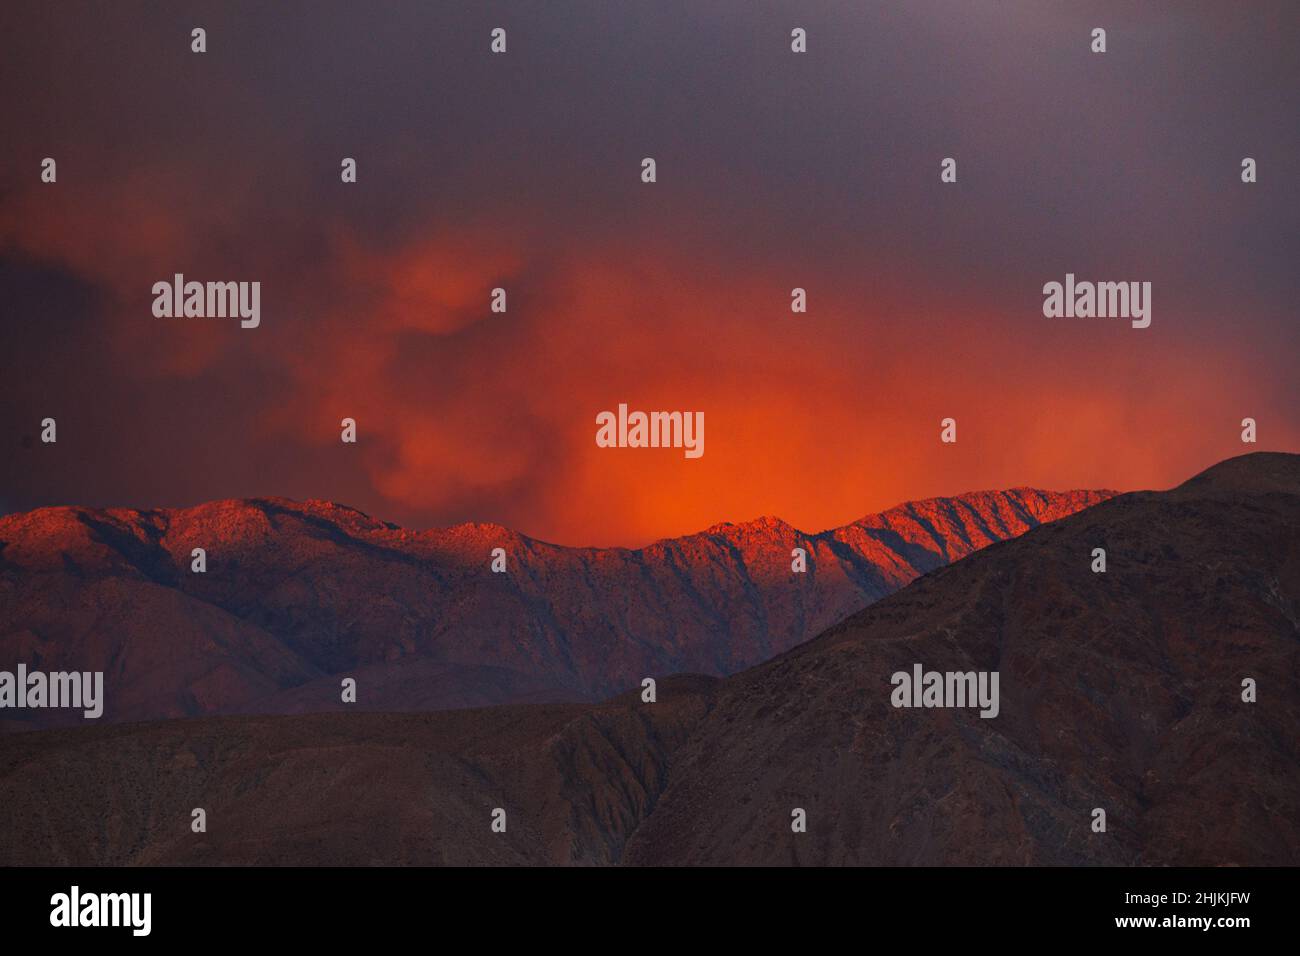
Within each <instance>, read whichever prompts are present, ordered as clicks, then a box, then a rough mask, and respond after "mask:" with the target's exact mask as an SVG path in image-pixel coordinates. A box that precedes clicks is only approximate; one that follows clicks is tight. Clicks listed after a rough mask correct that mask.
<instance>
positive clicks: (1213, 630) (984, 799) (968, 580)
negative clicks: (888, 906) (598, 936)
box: [627, 454, 1300, 865]
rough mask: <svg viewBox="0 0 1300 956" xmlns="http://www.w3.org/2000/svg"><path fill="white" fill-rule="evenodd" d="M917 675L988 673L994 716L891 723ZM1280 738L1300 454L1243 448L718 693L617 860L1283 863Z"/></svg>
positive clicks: (996, 549)
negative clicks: (1101, 569) (1248, 695)
mask: <svg viewBox="0 0 1300 956" xmlns="http://www.w3.org/2000/svg"><path fill="white" fill-rule="evenodd" d="M1096 547H1101V548H1104V549H1105V550H1106V554H1107V560H1108V565H1107V570H1106V572H1105V573H1101V574H1098V573H1093V572H1092V570H1091V562H1092V557H1091V556H1092V551H1093V549H1094V548H1096ZM917 663H920V664H922V665H924V667H925V668H926V669H930V670H938V671H971V670H975V671H980V670H985V671H998V672H999V674H1000V698H1001V700H1000V704H1001V707H1000V713H999V715H998V716H997V717H996V718H992V719H984V718H981V717H980V716H979V714H978V712H977V711H976V710H973V709H906V708H895V707H893V706H891V701H890V693H891V690H892V685H891V683H890V677H891V675H892V674H893V673H894V672H896V671H899V670H905V671H910V670H911V669H912V667H913V665H915V664H917ZM1245 678H1252V679H1253V680H1255V681H1256V683H1257V688H1258V694H1259V699H1258V702H1257V703H1245V702H1243V700H1242V696H1241V695H1242V689H1243V688H1242V681H1243V679H1245ZM1297 727H1300V457H1297V456H1294V455H1281V454H1257V455H1251V456H1248V457H1246V458H1240V459H1234V460H1232V461H1228V462H1226V463H1224V464H1222V465H1220V466H1218V467H1217V468H1214V469H1211V470H1210V471H1209V472H1206V473H1205V474H1203V475H1201V476H1198V477H1197V478H1195V479H1193V480H1191V481H1189V482H1187V483H1186V484H1185V485H1183V486H1181V487H1179V488H1177V489H1175V490H1173V491H1169V492H1165V493H1139V494H1129V495H1123V496H1120V497H1118V498H1115V499H1113V500H1111V501H1108V502H1106V503H1104V504H1102V505H1099V506H1098V507H1096V508H1093V509H1090V510H1088V511H1087V512H1085V513H1083V514H1079V515H1075V516H1074V517H1072V518H1068V519H1065V520H1063V521H1060V522H1057V523H1055V524H1053V525H1051V526H1048V527H1044V528H1040V529H1037V530H1035V531H1033V532H1031V533H1029V534H1027V535H1025V536H1023V537H1021V538H1018V539H1016V540H1013V541H1008V542H1005V543H1002V544H997V545H994V546H992V547H990V548H987V549H985V550H983V551H981V552H979V553H978V554H975V555H972V556H971V557H969V558H968V559H966V560H964V561H961V562H958V563H956V564H953V565H951V566H950V567H947V568H943V569H941V570H939V571H936V572H935V573H933V574H931V575H928V576H926V577H925V578H923V579H921V580H919V581H916V582H915V583H913V584H912V585H911V586H910V587H908V588H906V589H904V590H903V591H901V592H900V593H898V594H895V595H893V596H891V597H889V598H886V599H884V600H882V601H880V602H878V603H877V604H875V605H872V606H871V607H868V608H866V609H865V610H864V611H862V612H861V613H859V614H857V615H854V616H853V617H852V618H850V619H848V620H846V621H844V622H843V623H841V624H840V625H838V626H837V627H835V628H833V629H832V630H831V631H830V632H829V633H827V634H825V635H823V636H822V637H820V638H818V639H817V640H815V641H812V642H809V643H807V644H805V645H803V646H801V647H799V648H796V649H795V650H793V651H791V652H790V653H788V654H786V655H784V656H782V657H780V658H778V659H776V660H774V661H771V662H770V663H767V664H764V665H762V666H760V667H757V668H754V669H753V670H750V671H747V672H745V673H744V674H741V675H738V676H736V677H734V678H732V679H730V680H728V681H727V682H725V683H724V684H723V685H722V686H721V688H720V690H719V692H718V693H717V694H716V695H715V697H714V700H713V705H712V708H711V710H710V713H709V715H708V717H707V718H706V719H705V720H704V721H703V722H702V723H701V725H700V726H699V727H698V728H697V730H696V732H695V733H694V734H693V735H692V737H691V741H690V742H689V743H688V744H687V745H686V746H685V747H684V748H682V750H681V751H679V752H678V753H677V754H675V755H674V772H673V779H672V781H671V783H670V785H669V787H668V788H667V790H666V792H665V794H664V796H663V797H662V799H661V800H660V801H659V803H658V805H657V806H656V808H655V812H654V813H653V814H652V815H651V816H650V818H649V819H648V820H647V823H646V824H645V825H644V826H643V827H642V828H641V829H639V830H638V832H637V833H636V835H635V836H634V838H633V840H632V841H631V844H630V846H629V847H628V850H627V859H628V861H629V862H637V863H721V862H736V861H738V860H743V861H745V862H749V863H773V864H779V863H791V862H803V863H811V862H816V863H829V864H843V863H862V864H936V863H945V864H949V863H964V864H983V863H1035V864H1043V863H1046V864H1079V863H1107V864H1173V863H1178V864H1192V865H1214V864H1222V863H1240V864H1247V863H1254V864H1263V863H1267V864H1282V863H1285V864H1291V865H1294V864H1296V863H1297V862H1300V736H1297V733H1296V728H1297ZM795 806H798V807H803V808H804V809H805V810H806V811H807V814H808V820H809V826H808V833H807V834H803V835H796V834H793V833H791V831H790V827H789V825H788V821H789V818H790V812H791V808H792V807H795ZM1094 808H1102V809H1104V810H1105V811H1106V816H1107V830H1106V832H1105V833H1104V834H1103V833H1094V832H1093V831H1092V829H1091V823H1092V820H1093V815H1092V814H1093V810H1094Z"/></svg>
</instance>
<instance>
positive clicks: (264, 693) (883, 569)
mask: <svg viewBox="0 0 1300 956" xmlns="http://www.w3.org/2000/svg"><path fill="white" fill-rule="evenodd" d="M1109 494H1110V493H1109V492H1085V491H1078V492H1064V493H1054V492H1041V491H1033V490H1030V489H1016V490H1013V491H1006V492H981V493H975V494H969V495H962V496H959V497H956V498H938V499H931V500H928V501H921V502H914V503H911V504H907V505H902V506H900V507H898V508H894V509H892V510H890V511H887V512H884V513H883V514H879V515H873V516H870V517H867V518H863V519H862V520H860V521H857V522H855V523H853V524H851V525H847V526H845V527H843V528H839V529H835V530H832V531H827V532H823V533H821V534H806V533H804V532H802V531H799V530H797V529H795V528H793V527H791V526H789V525H788V524H785V523H784V522H782V521H779V520H777V519H771V518H765V519H759V520H757V521H752V522H747V523H744V524H722V525H717V526H715V527H712V528H710V529H708V530H707V531H704V532H702V533H700V534H695V535H690V536H687V537H684V538H676V539H671V540H665V541H660V542H657V543H655V544H653V545H650V546H649V547H647V548H643V549H639V550H629V549H617V548H614V549H593V548H565V547H559V546H556V545H551V544H546V543H543V542H540V541H535V540H533V539H531V538H527V537H525V536H523V535H519V534H516V533H514V532H512V531H509V530H508V529H505V528H502V527H499V526H495V525H473V524H471V525H459V526H457V527H453V528H448V529H443V530H434V531H422V532H413V531H408V530H405V529H402V528H398V527H396V526H394V525H391V524H386V523H384V522H381V521H376V520H374V519H372V518H370V517H369V516H367V515H364V514H362V513H361V512H358V511H355V510H353V509H350V508H345V507H341V506H338V505H333V504H329V503H327V502H319V501H309V502H306V503H296V502H291V501H286V500H282V499H256V500H250V501H221V502H213V503H210V504H206V505H201V506H198V507H195V508H186V509H178V510H159V511H133V510H124V509H111V510H94V509H87V508H72V507H65V508H43V509H39V510H37V511H33V512H28V513H25V514H16V515H9V516H6V517H4V518H0V667H8V668H12V667H13V666H14V665H15V664H16V663H18V662H20V661H21V662H23V663H26V664H27V665H28V666H29V667H30V668H33V669H42V670H47V671H56V670H102V671H104V672H105V682H106V688H107V689H106V695H105V696H106V698H107V703H106V705H105V707H106V709H105V717H104V719H106V720H125V719H131V720H141V719H153V718H163V717H178V716H194V715H203V714H233V713H306V712H315V711H321V710H329V709H339V708H341V707H342V704H341V701H340V678H341V677H343V676H348V677H353V678H355V679H356V680H357V682H358V701H357V706H358V707H361V708H364V709H374V710H426V709H437V708H445V707H466V706H485V705H490V704H497V703H503V702H521V701H540V700H552V701H561V700H594V699H599V698H601V697H605V696H608V695H610V694H614V693H618V692H620V691H622V690H624V689H626V688H628V687H631V686H637V685H639V683H640V681H641V679H642V678H643V677H645V676H664V675H668V674H673V673H682V672H694V673H706V674H714V675H724V674H729V673H734V672H735V671H737V670H740V669H742V668H744V667H747V666H750V665H752V664H755V663H758V662H759V661H762V660H765V659H767V658H769V657H771V656H772V655H774V654H776V653H779V652H781V651H784V650H786V649H788V648H790V647H793V646H794V645H796V644H798V643H799V642H801V641H804V640H806V639H808V638H809V637H811V636H813V635H814V634H816V633H818V632H819V631H820V630H822V629H824V628H825V627H827V626H829V625H831V624H833V623H834V622H835V621H837V620H839V619H841V618H842V617H844V616H845V615H847V614H850V613H852V612H853V611H855V610H857V609H859V608H861V607H862V606H863V605H865V604H867V603H869V602H871V601H873V600H876V599H877V598H880V597H882V596H883V595H885V594H888V593H890V592H892V591H894V590H896V589H897V588H899V587H901V586H902V585H904V584H906V583H907V582H908V581H910V580H912V579H913V578H915V577H916V576H917V575H918V574H923V573H925V572H927V571H930V570H932V569H934V568H936V567H939V566H940V565H942V564H944V563H946V562H947V561H950V560H955V559H957V558H960V557H962V556H963V555H966V554H969V553H970V552H971V551H972V550H974V549H976V548H980V547H983V546H985V545H987V544H989V543H991V542H994V541H997V540H1001V539H1003V538H1007V537H1011V536H1014V535H1017V534H1021V533H1023V532H1024V531H1026V530H1028V529H1029V528H1032V527H1036V526H1037V525H1039V524H1040V523H1042V522H1045V521H1050V520H1053V519H1055V518H1059V517H1061V516H1063V515H1066V514H1070V513H1073V512H1074V511H1077V510H1079V509H1080V508H1084V507H1088V506H1089V505H1092V504H1095V503H1096V502H1098V501H1101V500H1103V499H1105V498H1106V497H1108V496H1109ZM498 547H499V548H502V549H504V551H505V553H506V560H507V573H501V574H496V573H492V571H491V570H490V566H489V564H490V555H491V553H492V550H493V549H494V548H498ZM796 547H800V548H803V549H804V550H805V551H806V552H807V555H808V571H807V573H805V574H795V573H792V572H791V550H792V549H793V548H796ZM194 548H202V549H204V551H205V552H206V560H207V570H206V572H204V573H202V574H198V573H193V572H192V571H191V552H192V550H193V549H194ZM5 714H6V716H7V717H8V721H7V724H8V726H9V728H10V729H13V728H14V727H16V726H27V727H31V726H37V725H42V724H44V725H49V724H51V723H57V722H59V721H64V722H68V721H74V720H77V719H78V718H73V717H70V716H69V715H67V714H60V713H58V712H52V711H34V712H31V711H29V712H26V713H23V714H21V715H20V716H21V717H22V718H24V719H25V720H26V723H23V722H21V721H20V720H19V715H18V714H17V712H14V711H7V712H5Z"/></svg>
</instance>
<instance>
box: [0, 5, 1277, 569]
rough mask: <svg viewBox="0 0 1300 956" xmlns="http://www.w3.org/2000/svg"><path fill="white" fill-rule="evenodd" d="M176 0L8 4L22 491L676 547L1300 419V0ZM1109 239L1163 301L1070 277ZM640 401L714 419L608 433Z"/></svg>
mask: <svg viewBox="0 0 1300 956" xmlns="http://www.w3.org/2000/svg"><path fill="white" fill-rule="evenodd" d="M141 10H142V8H141V7H140V6H139V5H137V4H131V3H128V4H114V5H109V6H102V5H98V6H93V7H91V6H86V7H84V8H76V9H75V10H74V11H73V12H72V13H69V12H68V10H67V9H66V8H59V9H52V8H50V7H49V6H48V5H45V4H38V3H29V2H20V3H10V4H6V6H5V10H4V12H3V14H0V17H2V18H3V20H2V22H0V47H3V56H0V81H3V84H4V88H5V90H6V109H5V112H4V116H3V118H0V131H2V132H3V137H2V141H3V142H4V144H5V149H4V151H3V157H0V196H2V197H3V201H2V202H0V303H3V309H2V310H0V398H3V401H0V438H2V440H3V441H4V442H5V445H4V447H5V448H6V452H5V453H4V454H0V510H4V511H25V510H28V509H31V508H34V507H39V506H44V505H70V504H75V505H81V506H88V507H108V506H127V507H138V508H155V507H172V506H188V505H194V504H197V503H200V502H203V501H209V500H219V499H230V498H253V497H260V496H284V497H287V498H292V499H298V500H306V499H311V498H316V499H326V500H331V501H338V502H343V503H346V504H348V505H351V506H355V507H357V508H360V509H362V510H364V511H366V512H368V513H370V514H374V515H381V516H383V517H384V518H385V519H388V520H391V521H393V522H395V523H397V524H400V525H402V526H404V527H409V528H413V529H414V528H427V527H442V526H448V525H453V524H457V523H459V522H463V521H475V522H493V523H497V524H500V525H503V526H507V527H510V528H512V529H516V530H517V531H519V532H520V533H523V534H526V535H529V536H532V537H534V538H538V539H542V540H548V541H555V542H557V543H561V544H566V545H574V546H581V545H606V546H608V545H626V546H640V545H644V544H648V543H650V542H652V541H654V540H656V539H659V538H664V537H672V536H679V535H684V534H689V533H692V532H696V531H699V530H700V529H703V528H706V527H709V526H711V525H713V524H715V523H717V522H720V521H736V522H739V521H745V520H749V519H752V518H754V517H756V516H758V515H780V516H781V517H782V518H783V519H785V520H787V521H789V522H790V523H791V524H792V525H794V526H796V527H799V528H803V529H807V530H809V531H819V530H822V529H826V528H835V527H839V526H841V525H843V524H845V523H846V522H849V521H852V520H854V519H855V518H856V517H857V516H859V515H861V514H864V513H869V512H873V511H880V510H884V509H886V508H889V507H891V506H893V505H896V504H898V503H899V502H902V501H909V500H916V499H922V498H926V497H931V496H936V495H955V494H960V493H963V492H967V491H971V490H972V489H979V488H1003V489H1005V488H1014V487H1021V486H1033V487H1040V488H1058V489H1059V488H1117V489H1120V490H1129V489H1139V488H1166V487H1170V486H1172V485H1174V484H1176V483H1177V482H1178V481H1179V480H1181V479H1182V478H1183V477H1185V476H1186V475H1187V474H1190V473H1192V472H1195V471H1197V470H1199V469H1200V468H1203V467H1204V466H1205V465H1206V464H1207V463H1209V462H1212V461H1217V460H1220V459H1223V458H1226V457H1229V456H1231V455H1233V454H1238V453H1240V452H1241V451H1243V450H1252V449H1254V448H1259V449H1294V448H1295V447H1297V445H1298V444H1300V426H1297V422H1296V418H1295V409H1296V407H1297V405H1296V402H1295V396H1296V394H1297V392H1298V391H1300V390H1298V389H1297V378H1296V371H1295V356H1296V354H1298V353H1300V348H1298V346H1300V339H1298V338H1297V336H1298V335H1300V333H1298V332H1297V328H1298V326H1297V323H1296V322H1295V308H1294V304H1295V302H1296V301H1297V297H1298V296H1300V285H1298V284H1297V282H1298V280H1297V273H1296V271H1295V269H1294V263H1295V262H1296V260H1297V253H1300V246H1298V243H1300V238H1298V237H1300V228H1297V225H1298V224H1297V221H1296V214H1295V210H1296V209H1297V208H1300V194H1298V192H1297V190H1298V189H1300V186H1298V185H1297V184H1298V183H1300V177H1298V176H1297V175H1296V174H1295V173H1296V169H1295V157H1296V156H1297V155H1300V133H1298V132H1297V127H1296V124H1295V123H1294V117H1295V116H1296V115H1297V114H1298V113H1300V108H1298V107H1300V82H1297V79H1300V77H1297V75H1296V74H1297V66H1296V58H1295V56H1294V50H1293V44H1291V41H1290V39H1289V38H1290V37H1291V36H1293V35H1294V33H1295V31H1294V29H1287V27H1288V25H1292V26H1293V25H1295V22H1296V17H1297V13H1296V10H1295V8H1294V6H1293V5H1291V4H1288V3H1271V4H1252V5H1250V6H1249V8H1248V9H1241V10H1238V9H1235V8H1234V9H1233V11H1232V13H1231V15H1228V14H1227V13H1225V12H1223V11H1224V7H1223V5H1221V4H1209V3H1189V4H1179V5H1178V8H1177V10H1176V11H1174V12H1171V11H1170V10H1169V9H1167V8H1163V7H1162V8H1160V9H1154V8H1153V9H1146V8H1143V9H1137V10H1135V9H1127V8H1124V9H1122V10H1121V9H1120V8H1112V7H1107V6H1105V5H1097V6H1084V7H1079V6H1077V5H1072V6H1070V7H1069V8H1068V9H1047V8H1045V7H1043V6H1042V5H1005V4H986V5H981V4H952V3H939V2H933V3H929V2H919V3H908V4H905V5H872V6H871V7H870V8H863V7H861V6H854V5H824V6H818V7H816V8H810V9H808V10H803V11H797V19H798V22H794V18H795V17H796V12H792V11H790V10H788V9H783V8H779V7H776V6H773V7H755V6H754V5H753V4H748V3H740V2H720V3H711V4H708V5H707V8H706V9H698V10H691V11H689V12H687V11H683V10H681V9H677V8H670V7H665V6H664V5H662V4H658V3H650V2H644V3H643V2H632V3H620V4H618V5H617V6H611V5H608V4H603V3H596V2H593V3H585V4H584V3H578V4H568V5H566V6H565V8H564V10H563V11H562V12H563V15H557V12H556V10H555V9H553V7H552V5H549V4H539V5H534V6H525V7H519V8H518V9H512V10H510V11H508V12H507V13H502V14H496V13H491V12H488V11H480V10H476V9H463V8H459V7H458V6H455V5H450V4H448V5H425V6H422V7H421V9H419V10H408V9H403V10H402V11H401V16H400V17H399V16H397V15H396V13H395V12H394V13H393V14H392V15H391V16H388V15H385V13H384V12H383V11H379V12H377V13H374V14H367V17H366V21H365V28H364V29H360V28H358V13H357V11H356V10H355V8H354V7H352V6H351V5H348V4H343V3H325V4H314V5H312V8H311V10H310V14H308V13H307V12H306V11H293V10H283V9H276V8H261V7H256V6H254V7H248V8H241V9H239V10H227V9H224V8H220V7H214V8H211V9H204V10H199V11H197V12H196V11H192V10H175V11H171V10H166V11H156V10H151V12H150V15H148V16H142V15H141ZM494 17H496V18H497V19H501V22H500V23H498V22H497V19H493V18H494ZM199 21H201V23H200V22H199ZM1098 25H1103V26H1106V27H1107V28H1108V47H1107V50H1106V52H1105V53H1104V54H1096V53H1093V52H1092V51H1091V50H1090V41H1089V35H1090V31H1091V30H1092V29H1093V28H1094V27H1096V26H1098ZM196 26H202V27H203V28H204V29H205V30H206V36H207V46H206V51H205V52H204V53H203V54H201V55H200V54H196V53H194V52H192V50H191V45H190V39H189V38H190V33H191V30H192V29H193V28H194V27H196ZM497 26H503V27H504V28H505V29H506V30H507V33H508V37H509V46H508V50H507V52H506V53H504V54H499V55H498V54H494V53H492V51H491V49H490V31H491V30H492V29H493V28H494V27H497ZM795 27H799V28H801V29H804V30H805V31H806V36H807V52H806V53H794V52H793V51H792V49H791V31H792V29H793V28H795ZM47 158H48V159H53V160H55V161H56V163H57V178H56V179H55V180H54V181H52V182H51V181H44V180H43V170H44V167H43V161H44V160H45V159H47ZM647 158H652V159H654V160H655V180H654V182H646V181H644V176H643V170H644V160H645V159H647ZM1245 158H1251V159H1253V160H1254V161H1255V162H1256V164H1257V170H1258V175H1257V178H1256V181H1254V182H1251V183H1246V182H1243V181H1242V163H1243V159H1245ZM346 159H352V160H354V161H355V169H356V177H355V180H356V181H355V182H345V181H344V176H343V174H342V170H343V166H344V161H345V160H346ZM945 159H952V160H954V161H955V167H954V168H955V181H952V182H945V181H944V180H943V179H942V178H941V174H942V169H943V165H942V164H943V161H944V160H945ZM178 274H179V275H183V276H184V277H185V278H186V279H187V280H194V281H198V282H203V283H207V282H223V283H224V282H241V283H254V282H256V283H259V284H260V285H259V289H260V317H259V318H260V321H259V322H258V324H257V325H256V327H241V322H240V321H239V319H238V318H229V317H226V318H222V317H198V316H189V317H187V316H185V315H184V314H180V315H175V314H173V315H170V316H159V315H157V314H156V312H155V308H154V306H155V296H154V292H153V289H154V287H155V284H156V283H159V282H163V283H170V282H172V281H173V277H175V276H177V275H178ZM1067 274H1069V275H1074V276H1077V277H1078V278H1079V279H1080V280H1085V279H1086V280H1089V281H1095V282H1104V281H1112V280H1113V281H1116V282H1141V283H1150V301H1149V303H1148V305H1149V307H1150V325H1149V326H1147V327H1145V328H1136V327H1134V326H1133V324H1131V323H1130V322H1129V321H1127V320H1124V319H1122V318H1121V319H1116V318H1101V317H1081V316H1078V315H1074V316H1072V317H1065V316H1062V317H1050V318H1049V317H1047V316H1046V315H1044V308H1043V306H1044V295H1043V287H1044V285H1045V284H1046V283H1051V282H1063V281H1064V279H1065V277H1066V276H1067ZM494 290H503V292H504V302H503V303H502V304H503V305H504V309H503V310H497V311H494V308H495V306H496V305H497V304H498V303H497V300H496V299H495V298H494ZM795 290H803V292H804V295H805V298H804V303H805V304H806V311H799V312H796V311H792V303H793V301H794V292H795ZM181 312H182V313H183V312H184V309H183V308H182V309H181ZM621 403H625V404H627V405H628V406H629V407H630V408H633V409H644V410H648V411H653V410H667V411H672V410H680V411H689V412H700V413H703V415H704V417H705V421H706V430H705V431H706V443H705V449H704V452H703V454H702V455H700V456H699V457H697V458H689V457H687V456H685V455H683V454H682V452H681V450H680V449H678V448H673V447H670V448H636V447H600V445H599V444H598V443H597V441H596V436H597V416H598V415H599V414H600V413H601V412H602V411H604V410H610V409H616V408H618V406H619V405H620V404H621ZM47 418H52V419H54V420H56V421H57V428H58V438H57V443H47V442H45V441H43V440H42V433H43V425H42V423H43V422H44V421H45V420H46V419H47ZM948 418H951V419H953V420H954V421H955V423H956V441H955V442H953V443H945V442H943V441H942V440H941V423H942V422H943V421H944V420H945V419H948ZM1246 418H1251V419H1253V420H1254V421H1255V422H1257V424H1258V436H1257V442H1256V443H1255V444H1254V445H1251V446H1249V447H1244V446H1243V445H1242V442H1241V432H1242V424H1241V423H1242V421H1243V419H1246ZM344 419H351V420H353V421H354V422H355V427H356V439H357V440H356V442H355V443H344V442H343V441H341V440H340V434H341V431H342V427H343V426H342V425H341V423H342V422H343V420H344Z"/></svg>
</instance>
